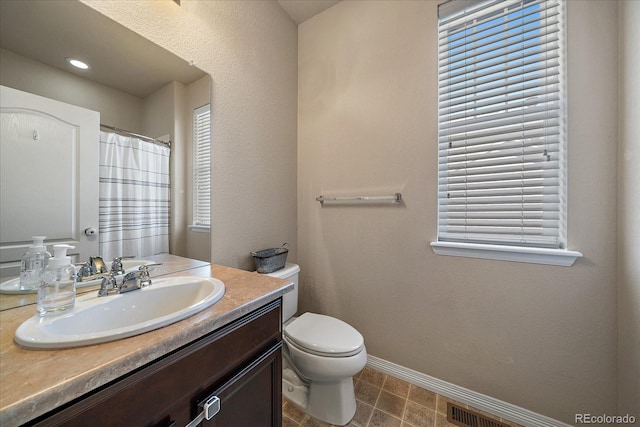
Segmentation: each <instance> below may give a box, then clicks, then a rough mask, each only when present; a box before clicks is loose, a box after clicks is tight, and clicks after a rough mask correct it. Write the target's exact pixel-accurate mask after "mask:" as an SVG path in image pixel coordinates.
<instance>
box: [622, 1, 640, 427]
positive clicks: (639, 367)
mask: <svg viewBox="0 0 640 427" xmlns="http://www.w3.org/2000/svg"><path fill="white" fill-rule="evenodd" d="M618 18H619V28H620V39H619V61H620V63H619V66H620V69H619V72H620V81H619V86H618V94H619V97H620V98H619V113H620V115H619V119H618V120H619V125H620V127H619V137H620V143H619V146H618V162H619V172H618V202H619V204H618V224H619V228H618V239H619V245H620V246H619V250H618V255H619V258H618V275H619V276H618V277H619V283H620V287H619V294H618V307H619V308H618V309H619V317H618V319H619V328H618V337H619V338H618V339H619V344H618V351H619V354H618V396H619V399H620V405H619V408H618V411H619V413H621V414H626V413H635V415H636V419H640V244H639V243H638V242H640V167H638V165H640V79H639V78H638V77H639V76H640V51H639V50H638V40H640V29H639V27H638V22H640V2H638V1H622V2H620V9H619V15H618Z"/></svg>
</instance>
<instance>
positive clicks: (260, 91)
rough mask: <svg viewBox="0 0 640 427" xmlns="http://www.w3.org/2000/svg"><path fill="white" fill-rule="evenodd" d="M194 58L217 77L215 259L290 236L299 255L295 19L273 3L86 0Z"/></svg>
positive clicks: (248, 263) (237, 258)
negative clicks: (297, 241) (297, 246)
mask: <svg viewBox="0 0 640 427" xmlns="http://www.w3.org/2000/svg"><path fill="white" fill-rule="evenodd" d="M83 2H84V3H86V4H88V5H89V6H90V7H92V8H94V9H96V10H98V11H99V12H101V13H103V14H105V15H107V16H108V17H110V18H112V19H114V20H116V21H118V22H119V23H121V24H122V25H124V26H125V27H127V28H129V29H131V30H133V31H135V32H137V33H139V34H141V35H142V36H144V37H146V38H147V39H149V40H151V41H153V42H155V43H157V44H158V45H160V46H162V47H164V48H166V49H167V50H169V51H171V52H173V53H174V54H176V55H178V56H180V57H182V58H184V59H186V60H192V61H193V62H194V64H195V65H196V66H197V67H198V68H200V69H202V70H204V71H205V72H207V73H209V74H210V75H211V76H212V78H213V85H212V97H211V99H212V133H213V183H212V186H213V190H212V197H213V206H212V218H213V220H212V221H213V228H212V233H211V242H212V247H211V251H212V252H211V257H212V261H214V262H216V263H219V264H224V265H229V266H233V267H241V268H245V269H253V261H252V259H251V257H250V255H249V252H250V251H252V250H256V249H261V248H263V247H271V246H276V245H280V244H281V243H283V242H289V245H290V252H289V254H290V258H289V259H290V260H292V261H295V259H296V236H297V234H296V233H297V231H296V108H297V107H296V90H297V27H296V25H295V24H294V23H293V21H292V20H291V19H290V18H289V17H288V16H287V14H286V13H285V12H284V10H283V9H282V8H281V7H280V6H279V5H278V4H277V3H276V2H275V1H184V2H182V4H181V5H180V6H178V5H177V4H176V3H174V2H171V1H126V2H124V1H115V0H103V1H101V0H91V1H86V0H83Z"/></svg>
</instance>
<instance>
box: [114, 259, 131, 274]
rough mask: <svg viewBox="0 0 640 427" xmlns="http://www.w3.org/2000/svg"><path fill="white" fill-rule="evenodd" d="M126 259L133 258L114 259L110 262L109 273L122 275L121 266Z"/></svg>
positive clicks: (122, 269) (122, 268)
mask: <svg viewBox="0 0 640 427" xmlns="http://www.w3.org/2000/svg"><path fill="white" fill-rule="evenodd" d="M127 258H133V256H120V257H115V258H114V259H113V261H112V262H111V272H113V273H115V274H124V267H123V266H122V260H123V259H127Z"/></svg>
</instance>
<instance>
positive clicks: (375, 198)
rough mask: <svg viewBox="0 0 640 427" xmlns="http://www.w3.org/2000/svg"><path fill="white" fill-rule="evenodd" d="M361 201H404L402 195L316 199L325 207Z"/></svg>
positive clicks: (319, 197)
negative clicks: (333, 203) (325, 205)
mask: <svg viewBox="0 0 640 427" xmlns="http://www.w3.org/2000/svg"><path fill="white" fill-rule="evenodd" d="M360 200H368V201H382V200H392V201H394V202H396V203H397V202H401V201H402V194H401V193H396V194H394V195H393V196H341V197H325V196H323V195H320V196H318V197H316V201H318V202H320V204H321V205H323V204H324V202H329V201H340V202H342V201H360Z"/></svg>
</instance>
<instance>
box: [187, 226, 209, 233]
mask: <svg viewBox="0 0 640 427" xmlns="http://www.w3.org/2000/svg"><path fill="white" fill-rule="evenodd" d="M189 230H191V231H193V232H195V233H209V232H210V231H211V227H210V226H208V225H190V226H189Z"/></svg>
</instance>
